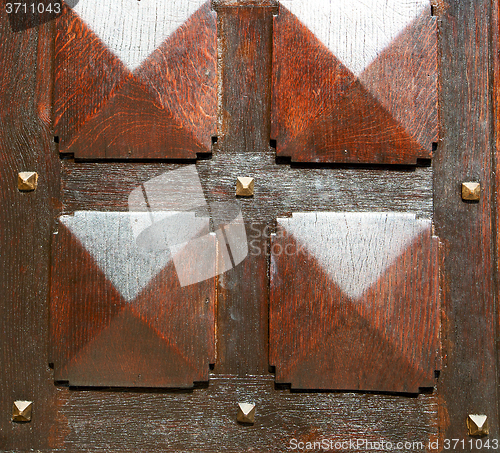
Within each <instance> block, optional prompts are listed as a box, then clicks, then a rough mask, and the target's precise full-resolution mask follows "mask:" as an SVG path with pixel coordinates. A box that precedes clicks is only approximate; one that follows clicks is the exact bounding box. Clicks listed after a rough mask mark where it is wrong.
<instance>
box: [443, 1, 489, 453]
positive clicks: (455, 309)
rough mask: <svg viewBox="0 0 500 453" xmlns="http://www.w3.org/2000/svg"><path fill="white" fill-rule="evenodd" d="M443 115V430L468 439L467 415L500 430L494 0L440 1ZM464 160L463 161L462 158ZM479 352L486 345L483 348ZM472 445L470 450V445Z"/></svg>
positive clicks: (448, 433)
mask: <svg viewBox="0 0 500 453" xmlns="http://www.w3.org/2000/svg"><path fill="white" fill-rule="evenodd" d="M439 6H440V7H439V13H440V16H441V18H440V22H439V36H440V55H441V59H440V61H441V86H440V93H441V94H440V99H439V105H440V108H439V109H440V111H439V114H440V118H441V121H442V123H443V130H445V131H446V134H444V136H443V138H442V141H441V143H440V146H439V147H438V152H437V154H436V158H435V162H434V164H435V173H434V190H435V194H436V197H435V201H434V220H435V225H436V234H437V235H438V236H439V238H440V239H441V241H442V242H443V244H444V257H443V266H442V288H443V293H442V303H443V309H444V312H445V313H446V318H445V322H444V324H443V354H444V358H445V360H444V364H443V372H442V375H441V378H440V383H439V389H438V390H439V391H440V393H441V394H442V397H443V400H442V405H441V407H440V417H441V419H442V422H441V423H442V428H441V429H442V436H443V437H445V438H466V436H467V428H466V424H465V420H466V418H467V414H470V413H481V414H486V415H488V419H489V420H490V423H491V424H490V427H491V428H490V435H489V437H490V438H492V439H493V438H498V436H499V421H498V420H499V419H498V400H497V395H498V381H497V368H498V367H497V344H496V339H497V333H496V316H497V312H496V309H497V308H496V298H497V296H498V288H497V286H496V283H495V281H498V280H497V279H496V278H495V274H494V272H495V269H496V267H495V261H494V243H493V242H492V241H493V239H492V238H493V237H494V236H493V234H494V231H492V225H493V219H492V208H493V206H494V205H493V203H492V200H493V193H494V192H493V185H492V184H493V180H492V158H493V154H492V152H493V139H494V137H493V136H492V127H493V125H492V123H491V120H492V104H491V101H492V97H491V95H492V92H491V87H492V80H491V78H490V72H489V70H490V68H489V64H488V58H489V55H492V53H491V52H492V49H491V43H490V36H491V28H490V27H491V24H492V23H493V22H492V14H491V13H492V12H491V2H489V1H468V0H466V1H461V2H451V3H442V4H441V3H440V4H439ZM457 163H458V164H457ZM471 180H472V181H480V182H481V188H482V193H481V201H480V202H479V203H464V202H463V201H462V200H461V195H460V186H461V183H462V182H463V181H471ZM479 351H480V352H479ZM467 451H471V450H467Z"/></svg>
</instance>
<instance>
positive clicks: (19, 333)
mask: <svg viewBox="0 0 500 453" xmlns="http://www.w3.org/2000/svg"><path fill="white" fill-rule="evenodd" d="M52 41H53V28H52V24H51V23H47V24H44V25H41V26H40V27H35V28H30V29H27V30H25V31H21V32H12V31H11V27H10V23H9V19H8V18H7V14H6V13H5V8H4V4H3V5H2V8H1V10H0V80H1V82H0V105H1V109H0V205H1V206H2V214H1V216H0V225H1V227H0V231H1V232H0V250H1V254H2V266H1V272H0V307H1V308H0V310H1V312H2V316H1V320H0V345H1V346H0V363H1V364H2V366H1V367H0V414H1V417H0V449H1V450H9V449H12V450H18V451H27V450H30V449H37V448H47V447H48V437H50V432H51V427H52V426H53V420H54V419H55V418H56V404H57V401H56V396H55V393H56V392H55V389H54V386H53V384H52V379H51V373H50V370H49V368H48V366H47V365H48V362H47V360H48V359H47V341H46V338H47V323H46V320H47V314H48V312H47V296H48V267H49V247H50V230H51V228H52V225H53V209H52V200H54V199H56V198H57V194H58V188H59V163H58V160H57V156H56V152H55V149H54V143H53V139H52V134H51V131H50V124H51V120H50V118H51V98H52V94H51V76H50V74H51V72H52V61H53V60H52V59H53V54H52V45H51V43H52ZM20 171H36V172H37V173H38V175H39V178H38V188H37V190H36V191H34V192H26V193H21V192H19V191H18V189H17V174H18V172H20ZM14 400H30V401H33V402H34V408H33V414H34V419H33V421H32V422H31V423H29V424H24V425H23V424H17V423H12V422H11V421H10V416H11V414H12V404H13V401H14Z"/></svg>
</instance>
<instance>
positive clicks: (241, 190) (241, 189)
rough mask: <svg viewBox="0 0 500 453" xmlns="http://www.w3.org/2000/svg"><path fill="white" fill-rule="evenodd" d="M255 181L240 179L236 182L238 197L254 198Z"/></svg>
mask: <svg viewBox="0 0 500 453" xmlns="http://www.w3.org/2000/svg"><path fill="white" fill-rule="evenodd" d="M254 185H255V183H254V179H253V178H245V177H238V179H237V180H236V195H237V196H238V197H253V188H254Z"/></svg>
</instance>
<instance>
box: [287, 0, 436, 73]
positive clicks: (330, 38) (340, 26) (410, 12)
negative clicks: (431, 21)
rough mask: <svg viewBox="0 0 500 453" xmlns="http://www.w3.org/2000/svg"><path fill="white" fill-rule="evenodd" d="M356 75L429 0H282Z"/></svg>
mask: <svg viewBox="0 0 500 453" xmlns="http://www.w3.org/2000/svg"><path fill="white" fill-rule="evenodd" d="M280 3H281V5H283V6H285V7H286V8H287V9H288V10H290V12H291V13H292V14H294V15H295V16H297V17H298V18H299V20H300V21H301V22H302V23H303V24H304V25H306V26H307V27H308V28H309V29H310V30H311V31H312V32H313V33H314V34H315V35H316V37H317V38H318V39H319V40H320V41H321V42H322V43H323V44H324V45H325V46H327V47H328V48H329V49H330V51H331V52H333V54H334V55H335V56H336V57H337V58H339V59H340V60H341V61H342V62H343V63H344V64H345V65H346V66H347V67H348V68H349V69H350V70H351V71H352V72H353V73H354V74H355V75H359V74H361V72H363V70H364V69H365V68H366V67H367V66H368V65H369V64H370V63H371V62H373V61H374V60H375V59H376V58H377V56H378V55H379V54H380V52H381V51H382V50H383V49H384V48H386V47H387V46H388V45H389V43H390V42H391V41H392V40H393V39H394V38H395V37H396V36H397V35H398V34H399V33H400V32H401V31H402V30H404V28H405V27H406V26H407V25H409V24H410V23H411V22H412V21H414V20H416V19H417V18H418V17H419V15H420V14H421V13H422V12H423V11H424V10H426V9H428V10H429V14H430V3H429V0H344V1H340V0H310V1H308V2H304V1H303V0H282V1H281V2H280Z"/></svg>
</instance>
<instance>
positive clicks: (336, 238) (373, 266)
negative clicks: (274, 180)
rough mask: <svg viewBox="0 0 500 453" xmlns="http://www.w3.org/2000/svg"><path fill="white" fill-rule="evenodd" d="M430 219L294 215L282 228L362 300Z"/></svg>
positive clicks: (350, 293)
mask: <svg viewBox="0 0 500 453" xmlns="http://www.w3.org/2000/svg"><path fill="white" fill-rule="evenodd" d="M429 223H430V220H426V219H416V216H415V215H414V214H400V213H368V212H365V213H333V212H331V213H330V212H320V213H294V214H293V216H292V218H290V219H278V224H279V225H280V226H281V227H282V228H283V229H284V230H286V232H287V233H289V234H292V235H293V236H294V237H295V238H296V240H297V241H299V242H300V243H301V244H302V245H304V246H305V247H306V249H307V251H308V252H309V253H311V254H312V255H313V256H314V257H315V258H316V259H317V260H318V262H319V263H320V265H321V266H322V267H323V269H324V270H325V271H326V272H327V273H328V274H329V276H330V277H331V278H332V279H333V280H334V281H335V283H336V284H337V285H338V286H339V288H340V289H341V290H342V291H343V292H344V293H346V294H347V295H348V296H349V297H351V298H354V299H357V298H360V297H361V296H362V295H363V293H364V292H365V291H367V290H368V289H369V288H370V287H371V286H372V285H374V284H375V283H376V282H377V281H378V279H379V277H380V276H381V275H382V274H383V273H384V271H385V270H386V269H388V268H389V266H390V265H391V264H392V263H393V262H394V261H395V260H396V259H397V257H398V256H399V255H400V254H401V253H403V252H404V251H405V250H406V248H407V247H408V246H409V245H410V244H411V243H412V241H413V240H414V239H415V238H416V237H417V236H418V235H419V234H420V233H421V232H422V231H424V230H425V229H427V228H428V227H429Z"/></svg>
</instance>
